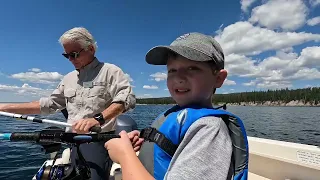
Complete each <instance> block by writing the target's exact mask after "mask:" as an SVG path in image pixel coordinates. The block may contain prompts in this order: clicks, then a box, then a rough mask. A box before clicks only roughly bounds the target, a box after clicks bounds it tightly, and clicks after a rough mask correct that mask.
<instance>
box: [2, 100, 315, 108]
mask: <svg viewBox="0 0 320 180" xmlns="http://www.w3.org/2000/svg"><path fill="white" fill-rule="evenodd" d="M10 103H13V104H19V103H28V102H0V104H10ZM224 104H225V103H218V104H214V105H215V106H222V105H224ZM136 105H141V106H146V105H175V104H152V103H150V104H140V103H137V104H136ZM227 106H284V107H320V103H318V104H314V103H313V102H311V103H310V102H307V103H304V102H302V101H298V100H297V101H290V102H288V103H285V102H283V101H265V102H240V103H227Z"/></svg>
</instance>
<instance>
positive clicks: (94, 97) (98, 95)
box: [86, 82, 111, 112]
mask: <svg viewBox="0 0 320 180" xmlns="http://www.w3.org/2000/svg"><path fill="white" fill-rule="evenodd" d="M86 101H87V104H88V105H89V106H91V107H88V108H90V109H91V108H92V110H93V112H101V111H103V110H104V109H106V108H107V106H108V105H109V104H110V102H111V96H110V95H109V93H108V91H107V86H106V83H104V82H95V83H93V86H92V87H91V88H90V89H89V92H88V95H87V100H86Z"/></svg>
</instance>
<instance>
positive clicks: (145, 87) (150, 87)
mask: <svg viewBox="0 0 320 180" xmlns="http://www.w3.org/2000/svg"><path fill="white" fill-rule="evenodd" d="M143 88H144V89H158V86H154V85H152V86H149V85H144V86H143Z"/></svg>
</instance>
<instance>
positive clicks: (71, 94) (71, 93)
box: [64, 88, 76, 103]
mask: <svg viewBox="0 0 320 180" xmlns="http://www.w3.org/2000/svg"><path fill="white" fill-rule="evenodd" d="M64 96H65V98H66V100H67V103H74V102H75V97H76V90H75V89H71V88H68V89H66V90H65V91H64Z"/></svg>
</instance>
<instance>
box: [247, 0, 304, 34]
mask: <svg viewBox="0 0 320 180" xmlns="http://www.w3.org/2000/svg"><path fill="white" fill-rule="evenodd" d="M307 15H308V8H307V6H306V5H305V4H304V2H303V0H271V1H267V2H266V3H265V4H263V5H261V6H258V7H255V8H254V9H253V10H252V13H251V17H250V19H249V21H250V22H252V23H258V24H259V25H261V26H263V27H267V28H269V29H278V28H281V29H284V30H296V29H298V28H300V27H301V26H303V25H304V24H305V22H306V17H307Z"/></svg>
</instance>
